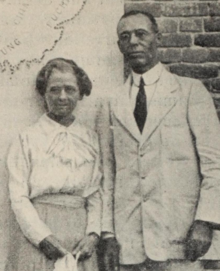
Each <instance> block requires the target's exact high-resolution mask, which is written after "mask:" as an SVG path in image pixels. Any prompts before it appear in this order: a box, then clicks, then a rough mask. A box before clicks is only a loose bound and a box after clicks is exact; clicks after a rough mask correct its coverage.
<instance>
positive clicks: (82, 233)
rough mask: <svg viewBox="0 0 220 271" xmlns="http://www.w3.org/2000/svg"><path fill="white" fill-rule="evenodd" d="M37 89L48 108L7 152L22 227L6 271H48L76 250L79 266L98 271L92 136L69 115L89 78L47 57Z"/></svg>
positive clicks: (98, 203)
mask: <svg viewBox="0 0 220 271" xmlns="http://www.w3.org/2000/svg"><path fill="white" fill-rule="evenodd" d="M36 88H37V90H38V92H39V93H40V95H41V96H42V97H43V100H44V102H45V107H46V110H47V112H46V114H44V115H43V116H42V117H41V118H40V119H39V121H38V122H37V123H36V124H34V125H33V126H31V127H29V128H28V129H26V131H24V132H23V133H21V134H20V135H19V136H18V138H17V140H15V142H14V144H13V145H12V147H11V149H10V152H9V156H8V163H7V164H8V170H9V176H10V179H9V191H10V198H11V204H12V209H13V211H14V213H15V216H16V219H17V222H18V224H19V226H20V229H19V230H18V231H17V232H16V236H13V240H12V242H11V248H10V251H9V257H8V263H7V266H6V270H7V271H9V270H10V271H16V270H17V271H36V270H47V271H48V270H53V269H54V263H55V261H56V260H57V259H58V258H59V257H62V256H64V255H65V254H67V253H68V252H72V253H73V255H76V254H78V253H80V259H79V260H81V261H79V270H97V263H96V255H95V247H96V245H97V243H98V240H99V234H100V219H101V199H100V193H99V184H100V179H101V174H100V171H99V151H98V144H97V138H96V134H95V133H94V132H92V131H91V130H89V129H87V128H86V127H84V126H83V125H82V124H80V123H79V122H78V121H77V120H76V119H75V117H74V115H73V114H72V112H73V111H74V109H75V107H76V105H77V102H78V101H79V100H81V99H82V98H83V96H84V95H87V96H88V95H90V92H91V88H92V85H91V82H90V80H89V78H88V76H87V75H86V74H85V72H84V71H83V70H82V69H81V68H79V67H78V66H77V65H76V63H74V62H73V61H71V60H66V59H63V58H57V59H53V60H51V61H49V62H48V63H47V64H46V65H45V66H44V67H43V68H42V70H41V71H40V72H39V74H38V76H37V80H36Z"/></svg>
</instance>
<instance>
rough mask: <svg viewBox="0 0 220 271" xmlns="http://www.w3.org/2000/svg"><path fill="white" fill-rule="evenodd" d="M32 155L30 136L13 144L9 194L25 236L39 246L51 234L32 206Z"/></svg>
mask: <svg viewBox="0 0 220 271" xmlns="http://www.w3.org/2000/svg"><path fill="white" fill-rule="evenodd" d="M30 156H31V153H30V150H29V148H28V136H27V135H26V136H23V137H22V136H21V135H20V136H19V137H18V138H17V140H15V142H14V143H13V144H12V146H11V148H10V150H9V154H8V159H7V167H8V171H9V192H10V199H11V205H12V209H13V211H14V213H15V216H16V219H17V221H18V224H19V225H20V228H21V230H22V232H23V234H24V235H25V236H26V237H27V238H28V239H29V241H30V242H31V243H32V244H34V245H35V246H38V244H39V243H40V242H41V241H42V240H43V239H44V238H46V237H47V236H49V235H50V234H52V233H51V231H50V229H49V228H48V227H47V226H46V225H45V224H44V222H43V221H42V220H41V219H40V218H39V216H38V213H37V211H36V210H35V208H34V206H33V205H32V203H31V201H30V198H29V192H30V189H31V187H29V185H28V179H29V176H30V172H31V161H30V160H31V158H30Z"/></svg>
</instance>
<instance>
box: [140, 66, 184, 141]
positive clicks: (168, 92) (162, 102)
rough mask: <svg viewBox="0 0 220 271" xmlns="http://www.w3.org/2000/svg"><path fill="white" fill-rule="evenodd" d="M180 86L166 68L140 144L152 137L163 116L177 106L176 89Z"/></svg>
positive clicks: (150, 107) (150, 106) (151, 104)
mask: <svg viewBox="0 0 220 271" xmlns="http://www.w3.org/2000/svg"><path fill="white" fill-rule="evenodd" d="M178 88H179V84H178V82H177V80H176V79H175V77H174V75H172V74H171V73H169V72H168V71H167V70H166V69H165V68H164V69H163V70H162V73H161V76H160V79H159V81H158V82H157V85H156V89H155V93H154V96H153V98H152V100H151V103H150V105H149V107H148V114H147V121H146V123H145V126H144V130H143V133H142V136H141V140H140V141H141V142H140V143H141V144H140V145H142V144H143V143H144V142H145V141H146V140H148V139H149V138H150V136H151V135H152V133H153V132H154V131H155V130H156V129H157V127H158V126H159V125H160V123H161V121H162V120H163V118H164V117H165V116H166V115H167V113H168V112H169V111H170V110H171V109H172V108H173V107H174V106H175V104H176V102H177V99H178V97H177V91H176V90H177V89H178Z"/></svg>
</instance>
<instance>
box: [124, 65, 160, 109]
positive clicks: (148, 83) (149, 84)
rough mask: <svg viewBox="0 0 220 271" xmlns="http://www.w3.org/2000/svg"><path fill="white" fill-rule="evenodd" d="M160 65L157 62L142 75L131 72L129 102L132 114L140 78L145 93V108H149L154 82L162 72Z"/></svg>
mask: <svg viewBox="0 0 220 271" xmlns="http://www.w3.org/2000/svg"><path fill="white" fill-rule="evenodd" d="M162 68H163V66H162V64H161V63H160V62H159V63H158V64H156V65H155V66H154V67H153V68H152V69H150V70H149V71H147V72H145V73H143V74H137V73H135V72H134V71H132V82H133V83H132V84H131V89H130V93H129V96H130V101H131V107H132V112H133V111H134V109H135V105H136V98H137V94H138V91H139V84H140V78H141V77H142V78H143V80H144V84H145V87H144V89H145V93H146V99H147V108H149V107H150V103H151V100H152V98H153V95H154V93H155V90H156V82H157V81H158V80H159V78H160V75H161V72H162Z"/></svg>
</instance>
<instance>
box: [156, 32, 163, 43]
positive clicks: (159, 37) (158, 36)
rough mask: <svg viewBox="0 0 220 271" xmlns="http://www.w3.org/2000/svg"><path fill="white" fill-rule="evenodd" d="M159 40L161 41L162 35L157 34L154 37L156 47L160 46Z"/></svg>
mask: <svg viewBox="0 0 220 271" xmlns="http://www.w3.org/2000/svg"><path fill="white" fill-rule="evenodd" d="M161 40H162V34H161V33H160V32H158V33H157V36H156V41H157V46H159V45H160V44H161Z"/></svg>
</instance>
